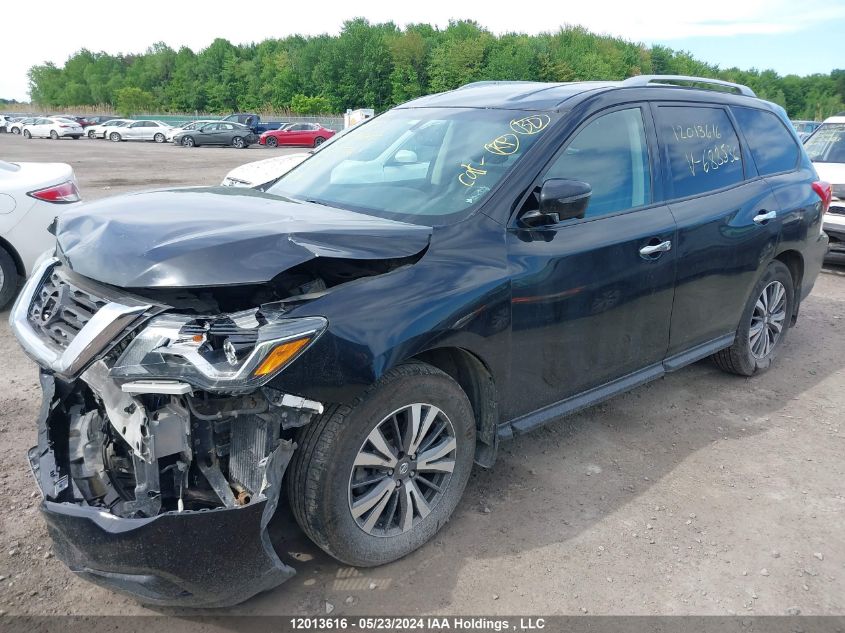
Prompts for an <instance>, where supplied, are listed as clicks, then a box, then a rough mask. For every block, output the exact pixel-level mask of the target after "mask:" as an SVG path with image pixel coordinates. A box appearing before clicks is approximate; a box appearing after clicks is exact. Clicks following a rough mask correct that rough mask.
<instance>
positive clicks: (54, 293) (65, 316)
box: [27, 267, 108, 349]
mask: <svg viewBox="0 0 845 633" xmlns="http://www.w3.org/2000/svg"><path fill="white" fill-rule="evenodd" d="M107 303H108V301H107V300H105V299H102V298H101V297H97V296H95V295H93V294H91V293H90V292H87V291H85V290H83V289H81V288H78V287H76V286H74V285H73V284H72V283H70V282H69V281H68V280H67V279H66V278H64V277H63V276H62V275H61V273H60V272H59V268H58V267H56V268H53V270H52V271H51V272H50V273H49V274H48V275H47V276H46V277H45V278H44V280H43V281H42V282H41V286H40V287H39V288H38V291H37V292H36V294H35V296H34V297H33V299H32V303H31V304H30V306H29V314H28V316H27V318H28V320H29V322H30V324H31V325H32V327H33V328H34V329H35V330H36V331H37V332H40V333H41V334H42V335H43V336H44V337H45V338H46V339H47V340H48V341H49V342H50V343H53V344H54V345H56V346H58V347H59V348H61V349H65V348H66V347H67V346H68V345H70V343H71V341H73V339H74V338H75V337H76V335H77V334H79V331H80V330H81V329H82V328H83V327H84V326H85V324H86V323H88V321H90V320H91V318H92V317H93V316H94V314H96V313H97V311H98V310H99V309H100V308H102V307H103V306H105V305H106V304H107Z"/></svg>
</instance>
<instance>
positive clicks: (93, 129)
mask: <svg viewBox="0 0 845 633" xmlns="http://www.w3.org/2000/svg"><path fill="white" fill-rule="evenodd" d="M129 123H132V120H131V119H111V120H109V121H106V122H105V123H100V124H98V125H92V126H90V127H88V129H86V130H85V134H86V135H87V136H88V138H106V137H107V135H108V133H109V132H110V131H111V130H110V128H113V127H124V126H126V125H127V124H129Z"/></svg>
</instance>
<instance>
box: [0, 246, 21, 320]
mask: <svg viewBox="0 0 845 633" xmlns="http://www.w3.org/2000/svg"><path fill="white" fill-rule="evenodd" d="M20 281H21V280H20V275H18V269H17V267H16V266H15V262H14V260H13V259H12V256H11V255H9V253H8V252H6V249H4V248H0V310H2V309H3V308H5V307H6V306H7V305H8V304H9V302H10V301H11V300H12V298H14V296H15V294H16V293H17V291H18V286H20Z"/></svg>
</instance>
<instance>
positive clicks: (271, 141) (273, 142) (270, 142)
mask: <svg viewBox="0 0 845 633" xmlns="http://www.w3.org/2000/svg"><path fill="white" fill-rule="evenodd" d="M278 146H279V139H277V138H276V137H275V136H268V137H267V147H278Z"/></svg>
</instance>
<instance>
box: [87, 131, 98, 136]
mask: <svg viewBox="0 0 845 633" xmlns="http://www.w3.org/2000/svg"><path fill="white" fill-rule="evenodd" d="M88 138H97V133H96V132H95V131H94V130H88Z"/></svg>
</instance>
